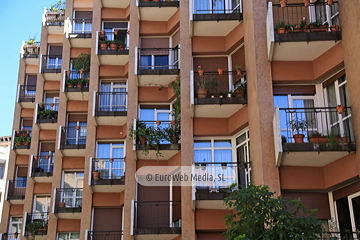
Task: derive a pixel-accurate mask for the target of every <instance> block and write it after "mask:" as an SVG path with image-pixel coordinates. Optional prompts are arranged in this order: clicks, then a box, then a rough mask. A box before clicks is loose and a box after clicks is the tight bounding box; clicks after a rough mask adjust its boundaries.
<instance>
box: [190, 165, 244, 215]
mask: <svg viewBox="0 0 360 240" xmlns="http://www.w3.org/2000/svg"><path fill="white" fill-rule="evenodd" d="M193 166H194V168H193V176H195V174H196V175H199V176H203V175H207V176H214V181H198V182H194V186H193V191H194V194H193V200H195V204H196V208H202V209H226V205H225V204H224V199H225V198H226V197H229V196H230V194H231V189H230V186H231V184H233V183H236V184H238V185H240V186H241V187H245V186H246V183H247V182H249V181H250V180H249V179H250V171H251V170H250V169H251V164H250V163H237V162H195V163H194V164H193ZM219 176H220V177H219Z"/></svg>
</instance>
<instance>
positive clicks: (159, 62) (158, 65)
mask: <svg viewBox="0 0 360 240" xmlns="http://www.w3.org/2000/svg"><path fill="white" fill-rule="evenodd" d="M154 58H155V69H169V56H168V55H164V56H162V55H157V56H155V57H154Z"/></svg>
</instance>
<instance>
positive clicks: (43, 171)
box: [0, 0, 360, 240]
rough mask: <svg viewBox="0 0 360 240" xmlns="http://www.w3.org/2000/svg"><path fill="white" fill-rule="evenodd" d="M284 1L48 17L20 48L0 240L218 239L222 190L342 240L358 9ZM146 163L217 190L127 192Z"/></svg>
mask: <svg viewBox="0 0 360 240" xmlns="http://www.w3.org/2000/svg"><path fill="white" fill-rule="evenodd" d="M283 3H284V1H282V2H280V3H279V2H278V1H263V0H252V1H249V0H243V1H241V0H235V1H229V0H224V1H217V0H202V1H200V0H189V1H154V0H153V1H130V0H122V1H118V0H94V1H93V0H68V1H67V2H66V8H65V9H58V8H51V9H45V11H44V14H43V20H42V21H43V22H42V31H41V40H40V42H31V41H28V42H24V43H23V45H22V47H21V59H20V68H19V77H18V90H17V99H16V102H17V104H16V108H15V118H14V124H13V136H12V139H13V141H12V144H11V153H10V161H9V164H8V174H7V177H6V179H7V187H6V194H5V201H2V202H4V206H3V207H2V210H3V215H2V218H1V225H0V232H1V233H2V236H3V237H4V236H6V237H7V239H25V238H29V237H31V236H35V239H51V240H52V239H59V240H64V239H82V240H83V239H93V240H96V239H177V240H178V239H198V240H201V239H226V236H224V235H223V234H222V233H223V232H224V231H225V230H226V226H225V222H224V221H223V220H222V219H223V218H224V216H225V215H226V214H227V213H229V212H231V210H228V209H226V207H225V206H224V204H223V199H224V198H225V197H226V196H228V195H229V194H230V190H229V186H230V185H231V184H232V183H237V185H238V186H239V187H246V185H247V184H248V183H249V182H254V183H255V184H265V185H268V186H269V187H270V189H271V190H272V191H276V192H277V193H278V194H281V195H282V196H283V197H284V198H288V199H294V198H301V200H302V201H303V202H304V203H305V204H306V205H307V206H308V207H309V208H310V209H313V208H317V209H318V213H317V218H318V219H320V220H323V222H324V227H325V228H328V231H330V232H341V233H334V234H333V235H331V236H333V237H342V236H353V237H354V236H355V235H356V233H355V232H356V231H357V229H359V228H360V218H359V217H360V215H359V211H358V209H359V207H360V205H359V204H360V181H359V166H360V165H359V164H358V163H359V160H360V156H359V154H358V151H356V149H357V142H359V140H358V139H359V132H360V127H359V126H360V124H359V122H360V118H359V117H358V116H359V114H358V112H359V111H360V109H359V108H360V105H359V104H358V102H359V97H358V96H357V93H358V92H359V91H358V90H360V89H359V88H360V85H359V84H357V76H358V75H359V74H357V73H358V72H359V71H360V70H359V68H358V67H357V63H358V62H359V60H360V59H359V57H358V56H359V55H358V54H356V53H358V52H360V47H359V44H357V39H358V38H357V37H358V36H359V35H360V31H359V29H358V28H357V22H356V21H355V19H357V18H358V17H359V13H358V12H357V11H356V10H357V9H360V3H359V2H358V1H356V0H346V1H345V0H339V1H330V0H324V1H322V0H321V1H320V0H318V1H310V2H309V4H307V3H306V1H305V3H303V1H301V0H288V1H287V2H286V1H285V3H287V5H286V6H282V5H283ZM89 54H90V56H91V57H90V58H89ZM358 109H359V110H358ZM250 142H251V144H250ZM150 166H152V167H157V169H161V168H160V167H164V166H168V167H170V166H188V167H193V171H196V172H200V171H203V172H206V173H209V174H213V175H218V174H222V175H221V176H223V182H222V183H221V184H220V183H214V182H212V183H211V182H209V181H199V182H196V184H193V186H177V185H176V184H175V183H173V182H171V183H170V184H169V185H168V186H144V185H141V184H138V183H137V181H136V179H135V173H136V171H137V170H138V169H140V168H141V167H150ZM125 173H126V174H125ZM105 237H107V238H105Z"/></svg>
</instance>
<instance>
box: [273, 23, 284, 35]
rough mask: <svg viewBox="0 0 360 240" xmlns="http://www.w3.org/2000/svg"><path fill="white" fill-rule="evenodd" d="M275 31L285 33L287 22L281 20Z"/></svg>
mask: <svg viewBox="0 0 360 240" xmlns="http://www.w3.org/2000/svg"><path fill="white" fill-rule="evenodd" d="M275 31H277V33H280V34H284V33H285V32H286V24H285V22H284V21H282V22H279V23H277V24H276V25H275Z"/></svg>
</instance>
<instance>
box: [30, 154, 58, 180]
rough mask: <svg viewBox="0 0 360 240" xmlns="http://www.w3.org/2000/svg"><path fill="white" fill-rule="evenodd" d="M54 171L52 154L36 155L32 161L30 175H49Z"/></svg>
mask: <svg viewBox="0 0 360 240" xmlns="http://www.w3.org/2000/svg"><path fill="white" fill-rule="evenodd" d="M53 171H54V156H53V155H46V156H36V157H33V162H32V171H31V176H32V177H51V176H52V175H53Z"/></svg>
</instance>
